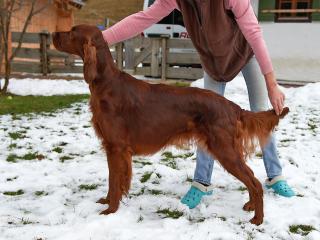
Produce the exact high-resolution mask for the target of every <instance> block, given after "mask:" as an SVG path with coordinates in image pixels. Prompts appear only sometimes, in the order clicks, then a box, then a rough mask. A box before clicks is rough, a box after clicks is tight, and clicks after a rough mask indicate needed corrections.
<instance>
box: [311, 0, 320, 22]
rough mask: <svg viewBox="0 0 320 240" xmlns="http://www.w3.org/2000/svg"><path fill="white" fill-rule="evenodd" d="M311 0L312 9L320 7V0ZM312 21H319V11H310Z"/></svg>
mask: <svg viewBox="0 0 320 240" xmlns="http://www.w3.org/2000/svg"><path fill="white" fill-rule="evenodd" d="M312 2H313V4H312V8H313V9H320V0H313V1H312ZM312 21H320V13H312Z"/></svg>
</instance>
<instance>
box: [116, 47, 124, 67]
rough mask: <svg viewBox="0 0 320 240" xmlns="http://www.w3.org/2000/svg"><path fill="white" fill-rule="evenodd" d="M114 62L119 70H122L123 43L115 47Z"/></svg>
mask: <svg viewBox="0 0 320 240" xmlns="http://www.w3.org/2000/svg"><path fill="white" fill-rule="evenodd" d="M116 56H117V57H116V61H117V66H118V68H119V69H120V70H122V69H123V43H122V42H120V43H118V44H117V45H116Z"/></svg>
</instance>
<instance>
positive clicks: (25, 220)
mask: <svg viewBox="0 0 320 240" xmlns="http://www.w3.org/2000/svg"><path fill="white" fill-rule="evenodd" d="M21 223H22V224H23V225H28V224H35V222H32V221H30V220H29V218H21Z"/></svg>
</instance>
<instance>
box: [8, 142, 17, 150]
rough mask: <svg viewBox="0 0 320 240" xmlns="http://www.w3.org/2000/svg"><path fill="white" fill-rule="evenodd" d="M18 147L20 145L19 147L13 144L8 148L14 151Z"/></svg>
mask: <svg viewBox="0 0 320 240" xmlns="http://www.w3.org/2000/svg"><path fill="white" fill-rule="evenodd" d="M17 146H18V145H17V144H16V143H11V144H10V145H9V147H8V148H9V149H10V150H12V149H14V148H16V147H17Z"/></svg>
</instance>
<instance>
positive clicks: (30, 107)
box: [0, 94, 89, 115]
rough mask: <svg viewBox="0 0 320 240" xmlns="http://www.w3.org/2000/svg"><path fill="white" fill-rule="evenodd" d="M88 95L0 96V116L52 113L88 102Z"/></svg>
mask: <svg viewBox="0 0 320 240" xmlns="http://www.w3.org/2000/svg"><path fill="white" fill-rule="evenodd" d="M88 98H89V95H86V94H78V95H64V96H63V95H58V96H17V95H8V96H1V95H0V115H4V114H26V113H40V112H47V113H49V112H54V111H57V110H58V109H62V108H66V107H70V106H71V104H73V103H75V102H81V101H85V100H88Z"/></svg>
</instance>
